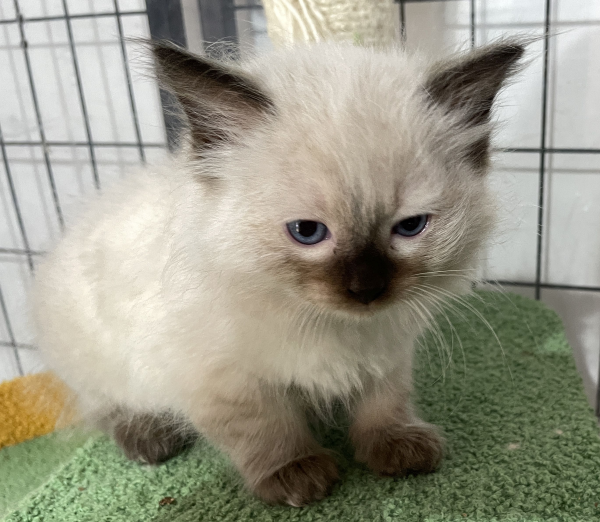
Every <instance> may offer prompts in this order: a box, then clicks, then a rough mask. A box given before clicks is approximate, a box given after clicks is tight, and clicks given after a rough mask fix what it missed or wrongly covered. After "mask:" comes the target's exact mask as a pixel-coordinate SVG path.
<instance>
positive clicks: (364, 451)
mask: <svg viewBox="0 0 600 522" xmlns="http://www.w3.org/2000/svg"><path fill="white" fill-rule="evenodd" d="M353 438H354V443H355V447H356V455H355V458H356V460H357V461H359V462H364V463H365V464H366V465H367V466H368V467H369V468H370V469H371V470H373V471H374V472H376V473H378V474H380V475H385V476H401V475H406V474H407V473H431V472H432V471H435V469H436V468H437V467H438V466H439V464H440V462H441V460H442V456H443V453H444V441H443V439H442V437H441V436H440V435H439V433H438V431H437V429H436V428H435V426H432V425H430V424H415V425H408V426H393V427H389V428H377V429H373V430H370V431H369V432H367V433H363V434H361V435H359V436H355V437H353Z"/></svg>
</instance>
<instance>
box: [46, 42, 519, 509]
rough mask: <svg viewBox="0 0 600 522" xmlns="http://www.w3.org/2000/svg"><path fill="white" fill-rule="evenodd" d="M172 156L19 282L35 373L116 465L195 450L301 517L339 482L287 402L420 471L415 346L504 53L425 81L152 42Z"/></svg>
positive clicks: (484, 157)
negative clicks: (330, 418)
mask: <svg viewBox="0 0 600 522" xmlns="http://www.w3.org/2000/svg"><path fill="white" fill-rule="evenodd" d="M152 48H153V52H154V57H155V61H156V66H157V71H158V75H159V77H160V79H161V81H162V84H163V85H164V86H165V88H167V89H169V90H170V91H171V92H172V93H173V94H174V95H175V96H176V98H177V99H178V101H179V103H180V105H181V108H182V110H183V113H184V114H185V116H186V118H187V122H188V132H187V135H186V136H187V138H188V139H187V140H186V145H185V146H184V147H182V150H181V152H180V153H178V155H176V156H175V157H174V158H173V159H172V161H171V162H170V163H169V164H168V165H166V166H163V167H161V168H147V169H146V170H143V171H140V172H138V173H137V174H132V175H131V176H130V177H129V178H128V179H127V180H126V181H124V182H122V183H120V184H118V185H117V186H114V187H113V188H112V189H110V190H108V191H106V192H105V193H104V194H102V196H101V197H99V198H98V200H97V201H95V202H93V203H92V204H91V205H90V206H89V209H88V211H87V212H86V213H85V214H84V215H83V216H82V218H81V219H80V220H79V221H78V222H77V224H76V226H74V227H73V228H72V230H70V231H69V232H68V233H67V234H66V236H65V237H64V239H63V240H62V241H61V242H60V243H59V244H58V246H57V248H56V249H55V250H54V251H53V252H52V253H51V254H50V255H49V256H48V258H47V259H46V260H45V261H44V262H43V264H42V266H40V268H39V270H38V273H37V287H36V292H35V313H36V319H37V324H38V327H39V344H40V347H41V349H42V351H43V352H44V353H45V356H46V358H47V361H48V364H49V365H50V367H51V368H53V369H54V370H55V371H56V373H58V375H59V376H60V377H61V378H62V379H63V380H64V381H65V382H66V383H67V384H68V385H69V386H70V387H71V388H72V389H73V390H74V392H75V394H76V396H77V397H78V402H79V406H80V408H81V411H82V412H83V414H84V415H85V416H86V417H87V418H89V419H90V420H92V421H94V422H95V423H96V425H99V426H101V427H102V428H103V429H104V430H106V431H107V432H108V433H110V434H111V435H112V436H113V437H114V439H115V440H116V442H117V444H119V446H121V447H122V449H123V450H124V452H125V454H126V455H127V456H128V457H129V458H131V459H136V460H140V461H143V462H148V463H157V462H161V461H164V460H166V459H168V458H170V457H172V456H174V455H176V454H177V453H178V452H180V451H181V450H182V449H183V448H184V447H186V446H187V445H188V444H189V443H190V441H191V440H192V439H193V438H194V436H195V435H196V434H198V433H199V434H201V435H203V436H205V437H206V438H207V439H208V440H210V441H212V443H214V444H215V445H216V446H218V447H219V448H221V449H222V450H223V451H224V452H225V453H226V454H227V455H228V456H229V457H230V459H231V461H232V462H233V463H234V465H235V466H236V467H237V469H238V470H239V472H240V474H241V475H242V477H243V479H244V481H245V484H246V485H247V487H248V488H249V489H250V490H251V491H252V492H253V493H254V494H256V495H258V496H259V497H260V498H262V499H264V500H265V501H267V502H271V503H287V504H290V505H292V506H301V505H304V504H307V503H309V502H311V501H315V500H318V499H321V498H323V497H324V496H326V495H327V494H328V492H329V491H330V489H331V486H332V485H333V484H334V483H335V481H336V480H337V479H338V471H337V469H336V464H335V460H334V458H333V457H332V455H331V453H330V452H327V451H326V450H324V449H323V448H322V447H321V446H320V445H319V444H318V442H317V441H316V440H315V438H314V436H313V434H311V431H310V429H309V427H308V422H307V418H306V413H307V411H306V407H307V405H310V404H313V405H321V406H322V405H323V404H328V403H331V402H332V401H340V400H341V401H343V402H344V403H345V404H347V406H348V411H349V415H350V418H351V427H350V437H351V440H352V442H353V444H354V446H355V448H356V459H357V460H358V461H360V462H364V463H365V464H366V465H367V466H368V467H369V468H371V469H372V470H373V471H374V472H376V473H379V474H381V475H393V476H396V475H403V474H405V473H406V472H409V471H410V472H430V471H433V470H434V469H435V468H436V467H437V466H438V464H439V463H440V459H441V457H442V453H443V441H442V438H441V437H440V435H439V434H438V432H437V430H436V428H435V427H434V426H432V425H430V424H427V423H426V422H424V421H422V420H421V419H420V418H419V417H418V416H417V413H416V412H415V410H414V408H413V406H412V405H411V399H410V394H411V361H412V357H413V344H414V341H415V339H416V338H417V337H418V336H419V334H420V333H421V332H423V330H424V329H425V328H426V327H427V325H428V322H429V320H430V319H431V317H432V315H433V313H432V312H433V311H434V310H435V306H436V303H438V302H440V301H441V300H442V299H443V298H444V296H446V295H451V294H457V293H465V292H467V291H468V290H469V288H470V283H471V281H470V275H471V274H472V273H473V268H474V267H475V263H476V257H477V254H478V251H479V249H480V247H481V245H482V242H483V241H484V239H485V238H486V235H487V233H488V231H489V229H490V227H491V225H492V222H493V212H492V210H491V208H492V205H491V200H490V196H489V195H488V188H487V179H486V175H487V171H488V166H489V148H490V133H491V126H490V111H491V109H492V105H493V102H494V99H495V97H496V95H497V93H498V91H499V89H501V87H502V86H503V84H504V83H505V81H506V80H507V78H509V77H510V75H511V74H513V73H514V72H515V70H516V69H517V67H518V62H519V60H520V58H521V56H522V54H523V45H522V44H521V43H520V42H519V41H516V40H504V41H499V42H496V43H495V44H492V45H490V46H487V47H483V48H480V49H477V50H475V51H473V52H469V53H466V54H461V55H457V56H454V57H452V58H450V59H445V60H443V61H440V62H438V63H427V62H424V61H423V60H421V59H418V58H415V57H411V56H409V55H407V54H406V53H405V52H403V51H401V50H398V49H396V50H387V51H378V50H374V49H366V48H359V47H354V46H350V45H338V44H318V45H315V46H309V47H301V48H295V49H287V50H282V51H278V52H275V53H272V54H270V55H267V56H264V57H260V58H256V59H254V60H253V61H250V62H249V63H246V64H243V65H241V66H240V65H236V66H234V65H225V64H220V63H216V62H213V61H211V60H208V59H206V58H202V57H198V56H194V55H192V54H189V53H188V52H186V51H184V50H182V49H179V48H176V47H174V46H172V45H169V44H165V43H156V44H152Z"/></svg>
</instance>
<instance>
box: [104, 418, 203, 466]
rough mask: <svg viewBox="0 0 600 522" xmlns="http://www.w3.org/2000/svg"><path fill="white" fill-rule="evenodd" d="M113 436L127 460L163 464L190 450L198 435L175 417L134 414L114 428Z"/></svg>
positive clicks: (121, 420)
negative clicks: (187, 449)
mask: <svg viewBox="0 0 600 522" xmlns="http://www.w3.org/2000/svg"><path fill="white" fill-rule="evenodd" d="M113 436H114V438H115V442H116V443H117V444H118V445H119V446H120V447H121V449H122V450H123V452H124V453H125V456H126V457H127V458H128V459H130V460H135V461H138V462H142V463H144V464H160V463H161V462H164V461H166V460H169V459H170V458H172V457H175V456H176V455H179V454H180V453H181V452H182V451H183V450H185V449H186V448H188V447H189V446H191V445H192V444H193V443H194V441H195V439H196V434H195V433H194V432H193V431H192V430H190V428H189V427H188V426H186V425H185V424H184V423H182V422H181V421H180V420H178V419H176V418H174V417H173V416H172V415H167V414H165V415H152V414H134V415H128V416H126V417H124V418H122V419H119V420H118V421H117V422H116V423H115V424H114V431H113Z"/></svg>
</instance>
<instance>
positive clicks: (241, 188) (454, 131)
mask: <svg viewBox="0 0 600 522" xmlns="http://www.w3.org/2000/svg"><path fill="white" fill-rule="evenodd" d="M523 52H524V48H523V45H522V44H521V43H519V42H517V41H502V42H498V43H496V44H493V45H490V46H487V47H483V48H480V49H478V50H476V51H473V52H470V53H467V54H463V55H460V56H456V57H453V58H451V59H446V60H444V61H441V62H439V63H434V64H429V63H425V62H422V61H421V60H419V59H417V58H414V57H410V56H407V55H406V54H405V53H404V52H402V51H400V50H390V51H385V52H382V51H375V50H370V49H364V48H358V47H352V46H340V45H323V44H321V45H316V46H312V47H305V48H296V49H289V50H285V51H280V52H277V53H274V54H271V55H269V56H267V57H263V58H261V59H257V60H255V61H254V62H251V63H248V64H246V65H245V66H244V67H236V66H231V65H223V64H218V63H215V62H212V61H210V60H208V59H205V58H199V57H196V56H193V55H191V54H188V53H186V52H185V51H182V50H180V49H177V48H175V47H173V46H170V45H166V44H157V45H155V46H154V54H155V58H156V62H157V66H158V71H159V76H160V78H161V79H162V81H163V84H164V85H165V86H166V87H167V88H168V89H170V90H171V91H172V92H173V93H174V94H175V96H176V97H177V99H178V101H179V103H180V104H181V107H182V108H183V111H184V113H185V115H186V117H187V120H188V123H189V138H190V140H189V146H188V149H187V150H188V153H189V155H190V162H189V163H190V165H191V167H192V170H193V171H194V176H195V177H196V182H197V183H198V184H200V185H202V186H203V187H204V188H203V191H204V194H205V195H206V196H207V198H206V201H208V202H211V203H210V204H209V203H206V204H207V205H209V206H210V212H211V219H210V221H211V223H212V224H211V225H207V224H206V223H205V224H204V225H203V226H207V227H208V228H209V229H211V230H213V236H212V237H213V240H214V242H215V255H217V253H220V254H218V255H220V256H221V257H220V258H219V262H220V263H223V266H226V265H229V266H230V267H231V268H232V269H233V270H236V269H239V271H240V273H244V274H245V275H247V276H249V275H251V276H252V279H253V280H255V281H259V282H260V284H261V285H264V286H265V287H269V288H270V289H271V290H272V289H275V288H278V289H280V290H283V291H284V292H286V293H288V294H292V295H293V296H295V297H296V298H299V299H300V300H302V301H307V302H310V303H313V304H317V305H319V306H320V307H321V308H325V309H331V310H335V311H337V312H339V311H342V312H345V313H352V314H360V315H363V314H367V315H368V314H372V313H373V312H374V311H377V310H380V309H382V308H384V307H387V306H390V305H393V304H401V303H402V302H403V301H405V300H407V299H409V298H410V297H411V296H413V295H414V294H415V292H419V294H420V295H421V296H430V298H431V299H436V300H437V299H438V298H439V297H440V296H441V295H443V293H444V292H448V291H452V292H456V291H463V290H466V289H468V287H469V281H470V279H471V276H473V274H472V270H473V269H474V263H475V260H476V256H477V253H478V251H479V249H480V247H481V245H482V242H483V241H484V239H485V238H486V235H487V233H488V231H489V230H490V226H491V224H492V221H493V211H492V205H491V201H490V199H489V196H488V192H487V180H486V175H487V171H488V166H489V147H490V144H489V142H490V132H491V126H490V113H491V110H492V106H493V103H494V100H495V98H496V95H497V93H498V91H499V90H500V89H501V87H502V86H503V84H504V83H505V81H506V80H507V78H509V77H510V75H511V74H513V73H514V72H515V70H516V68H517V64H518V62H519V59H520V58H521V56H522V55H523ZM203 215H204V216H205V217H204V219H205V220H206V214H203ZM211 227H212V228H211ZM473 277H474V276H473Z"/></svg>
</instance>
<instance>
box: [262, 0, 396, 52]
mask: <svg viewBox="0 0 600 522" xmlns="http://www.w3.org/2000/svg"><path fill="white" fill-rule="evenodd" d="M263 6H264V8H265V14H266V16H267V30H268V32H269V37H270V38H271V41H272V42H273V44H275V45H277V46H285V45H292V44H294V43H300V42H320V41H323V40H336V41H352V42H355V43H359V44H363V45H370V46H387V45H391V44H392V43H393V42H394V41H395V40H396V24H395V20H396V18H397V17H396V15H395V8H394V2H393V0H263Z"/></svg>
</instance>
